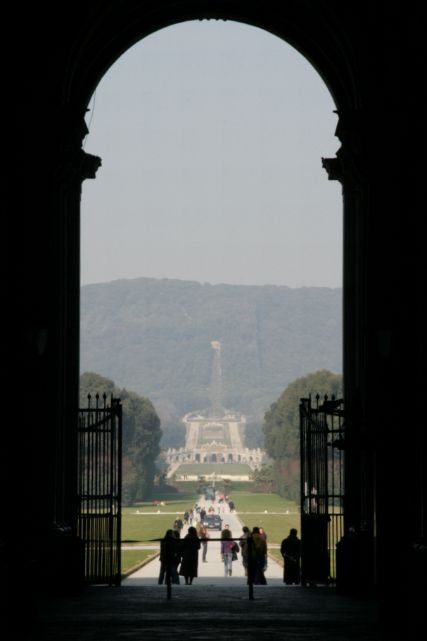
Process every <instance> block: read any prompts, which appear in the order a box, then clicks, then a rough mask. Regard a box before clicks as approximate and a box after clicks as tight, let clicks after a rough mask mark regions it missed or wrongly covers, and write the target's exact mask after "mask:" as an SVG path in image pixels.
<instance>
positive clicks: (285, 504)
mask: <svg viewBox="0 0 427 641" xmlns="http://www.w3.org/2000/svg"><path fill="white" fill-rule="evenodd" d="M159 498H162V497H159ZM230 498H231V499H232V500H233V501H234V503H235V505H236V510H237V513H238V517H239V519H240V521H241V522H242V523H243V524H245V525H247V526H248V527H250V528H252V527H254V526H255V525H257V526H259V527H263V528H264V529H265V531H266V532H267V536H268V542H269V543H273V544H280V542H281V541H282V539H283V538H284V537H285V536H287V535H288V534H289V530H290V528H291V527H295V528H297V530H298V531H300V515H299V511H298V506H297V505H296V504H295V503H294V502H292V501H287V500H286V499H282V498H281V497H280V496H278V495H277V494H255V493H251V492H243V491H233V492H231V493H230ZM196 500H197V495H196V494H186V495H181V494H180V495H179V499H175V500H165V501H164V505H159V506H154V505H153V504H152V503H151V502H150V503H143V504H140V505H137V506H135V507H124V508H122V541H123V542H148V541H150V540H151V539H158V538H162V537H163V536H164V534H165V532H166V530H167V529H169V528H171V527H172V526H173V522H174V520H175V519H176V518H177V516H180V517H181V518H182V515H183V513H184V512H185V510H187V509H189V508H191V507H192V506H193V505H194V503H195V502H196ZM287 512H288V513H287Z"/></svg>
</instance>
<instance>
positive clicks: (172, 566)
mask: <svg viewBox="0 0 427 641" xmlns="http://www.w3.org/2000/svg"><path fill="white" fill-rule="evenodd" d="M178 547H179V540H178V539H177V538H176V534H175V532H174V530H166V533H165V536H164V538H163V539H162V540H161V541H160V557H159V560H160V572H159V579H158V583H159V585H162V583H166V582H167V573H168V571H169V572H170V578H171V583H179V576H178V573H177V567H178V564H179V561H180V554H179V549H178Z"/></svg>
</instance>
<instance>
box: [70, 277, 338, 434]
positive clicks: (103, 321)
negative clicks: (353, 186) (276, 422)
mask: <svg viewBox="0 0 427 641" xmlns="http://www.w3.org/2000/svg"><path fill="white" fill-rule="evenodd" d="M81 294H82V297H81V372H86V371H92V372H96V373H98V374H101V375H102V376H106V377H108V378H110V379H112V380H113V381H114V382H115V384H116V385H117V386H119V387H126V388H127V389H128V390H132V391H135V392H137V393H138V394H141V395H143V396H145V397H148V398H149V399H150V400H151V401H152V402H153V403H154V405H155V407H156V410H157V412H158V414H159V415H160V417H161V419H162V428H167V427H168V426H170V425H172V424H174V423H175V425H176V423H177V421H179V418H180V417H181V416H182V415H183V414H184V413H186V412H188V411H190V410H194V409H202V408H204V407H206V406H208V405H209V383H210V374H211V360H212V349H211V341H212V340H219V341H221V358H222V372H223V390H224V394H223V400H224V405H225V406H226V407H228V408H230V409H236V410H239V411H242V412H244V413H245V414H247V415H248V416H249V417H250V418H252V419H259V418H262V417H263V414H264V412H265V411H266V410H267V409H268V408H269V407H270V404H271V403H273V402H274V401H276V400H277V398H278V396H279V395H280V394H281V393H282V392H283V390H284V389H285V388H286V386H287V385H288V384H289V383H290V382H292V381H293V380H295V378H297V377H300V376H304V375H306V374H308V373H310V372H313V371H316V370H318V369H328V370H330V371H332V372H334V373H341V334H342V330H341V325H342V314H341V297H342V291H341V289H328V288H318V287H313V288H310V287H308V288H307V287H304V288H297V289H291V288H288V287H277V286H270V285H265V286H240V285H210V284H200V283H197V282H192V281H179V280H169V279H163V280H157V279H151V278H139V279H135V280H117V281H113V282H109V283H103V284H94V285H86V286H84V287H82V292H81Z"/></svg>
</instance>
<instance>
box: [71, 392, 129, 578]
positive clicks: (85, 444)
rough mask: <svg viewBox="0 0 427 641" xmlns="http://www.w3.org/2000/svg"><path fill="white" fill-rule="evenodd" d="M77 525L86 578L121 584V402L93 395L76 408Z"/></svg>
mask: <svg viewBox="0 0 427 641" xmlns="http://www.w3.org/2000/svg"><path fill="white" fill-rule="evenodd" d="M78 439H79V442H78V448H77V451H78V483H77V494H78V497H77V499H78V500H77V503H78V506H79V507H78V515H77V527H78V533H79V536H80V538H81V539H82V541H83V543H84V550H85V580H86V583H89V584H91V583H92V584H93V583H99V584H103V583H106V584H108V585H119V584H120V581H121V553H120V541H121V482H122V469H121V466H122V462H121V456H122V451H121V439H122V406H121V404H120V401H119V399H114V398H111V402H110V404H108V402H107V397H106V395H104V396H103V397H102V400H100V398H99V396H98V395H97V396H96V399H95V404H94V405H92V402H91V398H90V397H89V398H88V407H87V408H84V409H80V410H79V418H78Z"/></svg>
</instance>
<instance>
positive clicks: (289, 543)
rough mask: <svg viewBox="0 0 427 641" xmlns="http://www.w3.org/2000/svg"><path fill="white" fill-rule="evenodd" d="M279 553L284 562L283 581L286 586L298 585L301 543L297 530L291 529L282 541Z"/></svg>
mask: <svg viewBox="0 0 427 641" xmlns="http://www.w3.org/2000/svg"><path fill="white" fill-rule="evenodd" d="M280 552H281V554H282V556H283V560H284V562H285V568H284V573H283V581H284V583H286V585H291V584H292V583H296V584H297V585H298V584H299V582H300V580H301V578H300V560H301V541H300V539H299V538H298V537H297V530H296V529H295V528H292V529H291V530H290V532H289V536H287V537H286V539H283V541H282V544H281V546H280Z"/></svg>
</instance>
